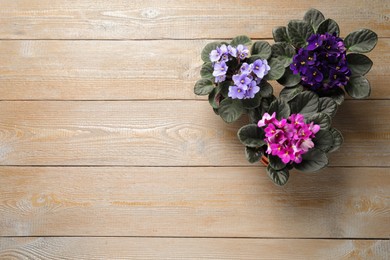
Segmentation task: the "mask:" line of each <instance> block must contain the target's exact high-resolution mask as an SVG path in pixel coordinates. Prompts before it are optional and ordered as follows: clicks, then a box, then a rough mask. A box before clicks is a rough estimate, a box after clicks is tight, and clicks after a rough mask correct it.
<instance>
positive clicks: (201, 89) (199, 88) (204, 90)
mask: <svg viewBox="0 0 390 260" xmlns="http://www.w3.org/2000/svg"><path fill="white" fill-rule="evenodd" d="M213 89H214V83H213V82H212V81H211V80H209V79H200V80H198V81H197V82H196V83H195V87H194V93H195V94H196V95H208V94H210V93H211V91H213Z"/></svg>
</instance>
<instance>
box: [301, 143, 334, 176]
mask: <svg viewBox="0 0 390 260" xmlns="http://www.w3.org/2000/svg"><path fill="white" fill-rule="evenodd" d="M326 165H328V157H326V154H325V152H323V151H321V150H319V149H316V148H312V149H310V150H309V151H308V152H307V153H305V154H303V155H302V162H301V163H295V164H294V167H295V168H296V169H297V170H300V171H303V172H315V171H318V170H320V169H322V168H324V167H325V166H326Z"/></svg>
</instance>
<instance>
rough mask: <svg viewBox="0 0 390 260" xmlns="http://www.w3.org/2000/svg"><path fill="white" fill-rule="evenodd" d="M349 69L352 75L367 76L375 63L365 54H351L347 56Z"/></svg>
mask: <svg viewBox="0 0 390 260" xmlns="http://www.w3.org/2000/svg"><path fill="white" fill-rule="evenodd" d="M347 64H348V68H349V69H350V70H351V72H352V75H365V74H366V73H368V72H369V71H370V69H371V67H372V65H373V62H372V61H371V60H370V58H368V57H367V56H366V55H364V54H359V53H349V54H347Z"/></svg>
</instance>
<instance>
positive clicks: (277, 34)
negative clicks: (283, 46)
mask: <svg viewBox="0 0 390 260" xmlns="http://www.w3.org/2000/svg"><path fill="white" fill-rule="evenodd" d="M272 36H273V37H274V41H275V42H290V39H289V38H288V34H287V28H286V26H279V27H275V28H273V29H272Z"/></svg>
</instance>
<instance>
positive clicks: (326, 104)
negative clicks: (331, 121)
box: [318, 97, 338, 117]
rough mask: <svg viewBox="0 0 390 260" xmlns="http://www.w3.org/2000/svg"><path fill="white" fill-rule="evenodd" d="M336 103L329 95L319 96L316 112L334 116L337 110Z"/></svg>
mask: <svg viewBox="0 0 390 260" xmlns="http://www.w3.org/2000/svg"><path fill="white" fill-rule="evenodd" d="M337 107H338V106H337V103H336V101H334V100H333V99H332V98H330V97H321V98H319V100H318V112H321V113H325V114H327V115H329V116H330V117H334V116H335V114H336V111H337Z"/></svg>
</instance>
